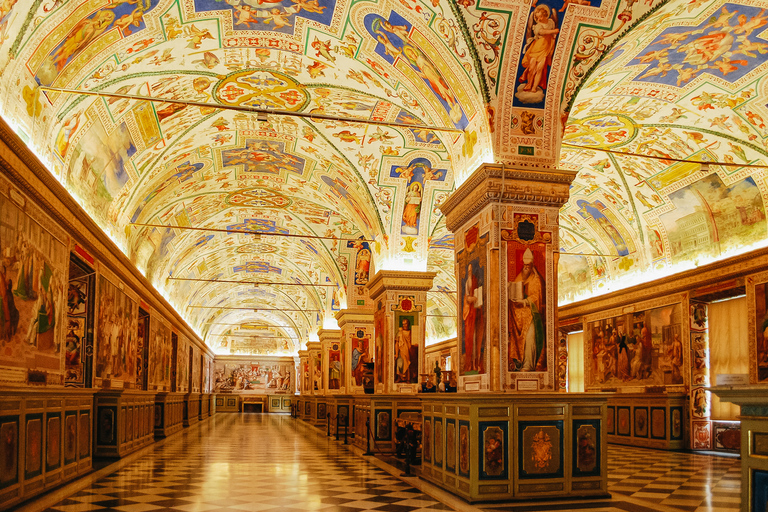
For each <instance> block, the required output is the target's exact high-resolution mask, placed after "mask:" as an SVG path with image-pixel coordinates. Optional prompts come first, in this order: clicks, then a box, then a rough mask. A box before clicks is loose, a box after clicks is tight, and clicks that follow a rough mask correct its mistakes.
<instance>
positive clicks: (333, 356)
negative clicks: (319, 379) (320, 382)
mask: <svg viewBox="0 0 768 512" xmlns="http://www.w3.org/2000/svg"><path fill="white" fill-rule="evenodd" d="M342 350H343V348H342V347H341V344H340V343H331V346H330V350H329V351H328V389H340V388H341V383H342V382H343V375H342V369H343V363H342V360H341V359H342Z"/></svg>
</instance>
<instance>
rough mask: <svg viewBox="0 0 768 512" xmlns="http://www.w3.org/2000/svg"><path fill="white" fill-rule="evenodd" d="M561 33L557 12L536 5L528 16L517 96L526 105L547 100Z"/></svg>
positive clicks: (547, 7)
mask: <svg viewBox="0 0 768 512" xmlns="http://www.w3.org/2000/svg"><path fill="white" fill-rule="evenodd" d="M558 32H560V29H559V28H557V12H556V11H555V10H554V9H552V8H550V7H549V6H547V5H544V4H540V5H537V6H536V7H535V8H534V9H533V12H532V13H531V15H530V16H529V17H528V27H527V28H526V37H525V46H524V47H523V60H522V62H521V65H522V67H523V69H524V71H523V74H522V75H520V79H519V80H520V86H519V87H518V89H517V94H516V97H517V98H518V99H519V100H520V101H522V102H523V103H539V102H540V101H542V100H543V99H544V92H543V91H544V90H545V89H546V88H547V71H548V70H549V66H550V65H551V64H552V53H553V52H554V51H555V44H556V39H557V34H558Z"/></svg>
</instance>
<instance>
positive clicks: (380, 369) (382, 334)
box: [373, 301, 389, 384]
mask: <svg viewBox="0 0 768 512" xmlns="http://www.w3.org/2000/svg"><path fill="white" fill-rule="evenodd" d="M377 306H378V307H377V308H376V312H375V313H374V314H373V329H374V336H375V350H376V355H375V356H374V357H375V359H374V362H375V363H376V365H375V369H374V371H375V375H376V384H384V340H385V339H388V336H389V333H388V332H387V326H388V323H387V312H386V310H385V309H384V303H383V301H379V303H378V305H377Z"/></svg>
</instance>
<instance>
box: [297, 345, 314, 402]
mask: <svg viewBox="0 0 768 512" xmlns="http://www.w3.org/2000/svg"><path fill="white" fill-rule="evenodd" d="M309 370H310V368H309V351H308V350H299V369H298V371H296V380H298V381H299V382H298V387H299V393H300V394H302V395H305V396H306V395H311V394H312V386H311V385H310V384H311V383H312V380H311V379H310V371H309Z"/></svg>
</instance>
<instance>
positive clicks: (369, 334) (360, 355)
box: [336, 309, 374, 395]
mask: <svg viewBox="0 0 768 512" xmlns="http://www.w3.org/2000/svg"><path fill="white" fill-rule="evenodd" d="M336 321H337V322H338V323H339V327H340V328H341V339H342V346H343V347H344V349H345V352H344V379H345V387H346V390H347V393H348V394H354V395H362V394H364V391H363V371H364V369H365V367H364V366H363V363H370V362H372V361H373V340H374V333H373V310H372V309H343V310H341V311H339V312H338V313H336Z"/></svg>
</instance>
